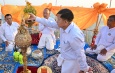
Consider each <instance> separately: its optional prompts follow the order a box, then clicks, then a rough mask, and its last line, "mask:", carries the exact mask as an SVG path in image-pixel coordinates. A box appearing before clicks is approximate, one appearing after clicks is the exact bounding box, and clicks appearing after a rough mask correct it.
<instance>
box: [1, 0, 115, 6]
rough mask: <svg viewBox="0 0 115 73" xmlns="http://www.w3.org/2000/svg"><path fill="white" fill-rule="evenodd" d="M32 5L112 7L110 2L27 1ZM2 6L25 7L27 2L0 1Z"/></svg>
mask: <svg viewBox="0 0 115 73" xmlns="http://www.w3.org/2000/svg"><path fill="white" fill-rule="evenodd" d="M27 1H29V2H30V3H32V5H35V6H37V5H42V4H44V3H52V4H53V5H56V6H60V5H61V6H82V7H87V8H90V7H91V6H93V4H94V3H96V2H99V3H107V4H108V7H109V6H110V0H27ZM111 1H112V2H111V8H115V4H114V3H115V0H111ZM0 4H2V5H4V4H9V5H19V6H20V5H21V6H22V5H25V4H26V3H25V0H0Z"/></svg>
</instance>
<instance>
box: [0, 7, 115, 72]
mask: <svg viewBox="0 0 115 73" xmlns="http://www.w3.org/2000/svg"><path fill="white" fill-rule="evenodd" d="M50 12H51V11H50V9H48V8H45V9H44V11H43V18H40V17H39V16H35V15H34V14H31V13H30V18H29V19H28V20H35V21H37V22H39V25H38V29H39V31H40V32H41V33H42V36H41V38H40V41H39V43H38V48H39V49H43V48H44V47H46V49H47V52H48V51H50V50H54V45H55V44H56V38H55V35H54V31H55V30H56V29H59V30H60V54H59V56H58V58H57V62H58V66H62V68H61V73H87V72H88V73H92V68H91V67H90V66H88V64H87V62H86V54H85V52H87V53H89V54H98V56H97V60H99V61H107V60H108V59H110V58H111V56H112V55H113V54H114V52H115V15H111V16H109V18H108V20H107V26H104V27H102V29H101V30H100V31H99V33H98V34H97V37H96V40H95V44H94V45H93V46H91V47H90V48H87V49H86V51H85V50H84V46H85V38H84V33H83V32H82V31H81V30H80V28H79V27H78V26H77V25H76V24H75V23H74V22H72V21H73V19H74V15H73V12H72V11H71V10H70V9H66V8H65V9H61V10H60V11H59V12H58V13H57V14H56V19H53V18H51V17H50ZM19 26H20V25H19V24H18V23H17V22H13V21H12V15H11V14H6V15H5V23H3V24H2V23H1V19H0V43H2V41H3V42H4V43H5V44H6V48H5V51H13V48H14V45H15V40H14V39H15V36H16V34H17V32H18V28H19Z"/></svg>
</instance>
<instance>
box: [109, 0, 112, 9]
mask: <svg viewBox="0 0 115 73" xmlns="http://www.w3.org/2000/svg"><path fill="white" fill-rule="evenodd" d="M111 2H112V0H110V5H109V8H110V7H111Z"/></svg>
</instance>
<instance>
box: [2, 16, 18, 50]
mask: <svg viewBox="0 0 115 73" xmlns="http://www.w3.org/2000/svg"><path fill="white" fill-rule="evenodd" d="M5 21H6V22H5V23H3V24H2V25H1V28H0V37H1V39H2V40H3V41H4V42H5V44H6V48H5V51H12V50H13V47H14V39H15V36H16V34H17V32H18V30H17V29H18V28H19V24H18V23H16V22H13V21H12V15H11V14H6V15H5Z"/></svg>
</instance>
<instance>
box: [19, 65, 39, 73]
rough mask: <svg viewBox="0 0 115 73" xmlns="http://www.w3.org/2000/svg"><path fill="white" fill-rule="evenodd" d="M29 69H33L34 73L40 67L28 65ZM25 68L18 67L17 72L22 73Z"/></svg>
mask: <svg viewBox="0 0 115 73" xmlns="http://www.w3.org/2000/svg"><path fill="white" fill-rule="evenodd" d="M28 69H29V70H31V72H32V73H37V69H38V67H35V66H28ZM22 70H23V67H22V66H21V67H18V70H17V73H20V72H21V71H22Z"/></svg>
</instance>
